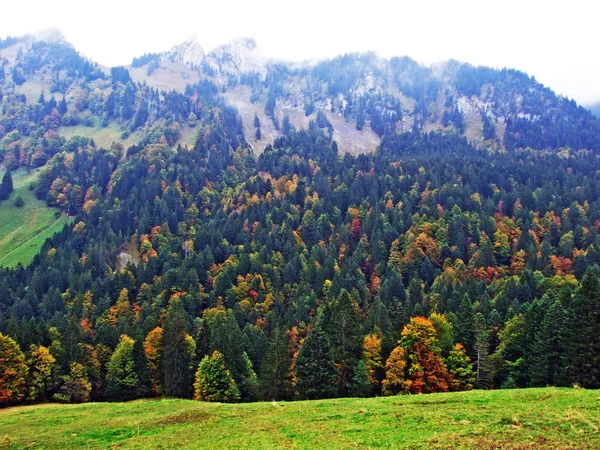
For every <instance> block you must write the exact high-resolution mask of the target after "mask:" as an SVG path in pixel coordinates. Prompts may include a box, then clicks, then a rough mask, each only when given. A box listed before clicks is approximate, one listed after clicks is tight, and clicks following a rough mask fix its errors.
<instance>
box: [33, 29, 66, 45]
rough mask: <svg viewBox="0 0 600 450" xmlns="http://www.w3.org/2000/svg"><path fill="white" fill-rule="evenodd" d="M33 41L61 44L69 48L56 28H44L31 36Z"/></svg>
mask: <svg viewBox="0 0 600 450" xmlns="http://www.w3.org/2000/svg"><path fill="white" fill-rule="evenodd" d="M31 37H32V39H33V41H44V42H48V43H50V44H63V45H68V46H71V44H70V43H69V42H68V41H67V40H66V39H65V37H64V36H63V35H62V33H61V32H60V30H59V29H58V28H44V29H42V30H38V31H36V32H35V33H32V34H31Z"/></svg>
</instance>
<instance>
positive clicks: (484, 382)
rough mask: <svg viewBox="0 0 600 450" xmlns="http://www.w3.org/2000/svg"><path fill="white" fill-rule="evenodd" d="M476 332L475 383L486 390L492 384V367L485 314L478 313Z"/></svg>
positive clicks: (476, 316)
mask: <svg viewBox="0 0 600 450" xmlns="http://www.w3.org/2000/svg"><path fill="white" fill-rule="evenodd" d="M474 322H475V323H474V332H475V346H474V352H475V358H474V359H473V362H474V363H475V383H476V386H477V387H478V388H479V389H486V388H488V387H489V386H490V383H491V374H490V371H491V367H490V360H489V342H488V339H489V334H488V330H487V327H486V323H485V319H484V318H483V314H481V313H477V314H476V315H475V321H474Z"/></svg>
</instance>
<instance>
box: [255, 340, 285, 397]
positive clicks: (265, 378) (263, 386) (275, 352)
mask: <svg viewBox="0 0 600 450" xmlns="http://www.w3.org/2000/svg"><path fill="white" fill-rule="evenodd" d="M291 364H292V360H291V358H290V352H289V348H288V339H287V335H286V334H285V332H284V331H282V330H281V329H280V328H276V329H275V331H274V332H273V336H272V337H271V341H270V342H269V349H268V350H267V354H266V356H265V359H264V361H263V363H262V367H261V371H260V379H259V383H260V391H261V395H262V398H263V399H264V400H289V399H290V398H291V397H292V381H291V375H290V367H291Z"/></svg>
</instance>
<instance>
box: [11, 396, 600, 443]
mask: <svg viewBox="0 0 600 450" xmlns="http://www.w3.org/2000/svg"><path fill="white" fill-rule="evenodd" d="M598 395H599V393H598V392H597V391H596V392H595V391H586V390H572V389H555V388H544V389H527V390H504V391H472V392H462V393H449V394H431V395H421V396H401V397H384V398H370V399H337V400H321V401H313V402H291V403H278V404H272V403H247V404H239V405H231V404H229V405H227V404H214V403H213V404H211V403H200V402H194V401H191V400H171V399H169V400H157V401H151V400H150V401H135V402H130V403H113V404H110V403H96V404H84V405H54V404H49V405H40V406H24V407H17V408H11V409H6V410H3V411H2V410H0V446H2V445H5V446H7V447H9V446H12V447H15V448H21V447H34V448H35V447H38V448H42V447H45V448H79V447H85V448H107V447H109V446H110V445H113V448H116V447H119V448H179V447H187V448H253V449H258V448H324V447H326V448H481V449H488V448H490V449H491V448H519V449H522V448H535V449H543V448H546V449H555V448H600V433H599V431H598V427H599V426H600V398H598Z"/></svg>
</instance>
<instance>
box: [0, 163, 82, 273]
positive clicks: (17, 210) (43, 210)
mask: <svg viewBox="0 0 600 450" xmlns="http://www.w3.org/2000/svg"><path fill="white" fill-rule="evenodd" d="M3 176H4V171H2V172H0V180H1V179H2V177H3ZM38 176H39V171H38V170H34V171H31V173H30V174H27V172H26V171H25V170H24V169H20V170H17V171H14V172H13V173H12V178H13V186H14V191H13V193H12V194H11V195H10V198H9V199H8V200H5V201H3V202H2V203H0V266H6V267H14V266H16V265H17V264H18V263H21V264H23V265H27V264H29V263H30V262H31V260H32V259H33V257H34V256H35V255H36V254H37V253H38V252H39V251H40V248H41V247H42V245H43V244H44V242H45V240H46V239H47V238H49V237H51V236H52V235H53V234H54V233H56V232H57V231H60V230H61V229H62V228H63V226H64V225H65V223H67V222H69V221H70V220H71V219H67V217H66V216H64V215H61V216H60V217H59V218H56V212H57V211H58V210H57V209H54V208H48V207H47V206H46V203H45V202H43V201H41V200H38V199H37V198H36V197H35V194H34V193H33V191H30V190H29V185H30V184H31V183H32V182H34V181H35V180H36V179H37V177H38ZM19 196H21V197H22V198H23V200H24V202H25V203H24V205H23V206H22V207H17V206H15V205H14V200H15V199H16V198H17V197H19Z"/></svg>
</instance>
